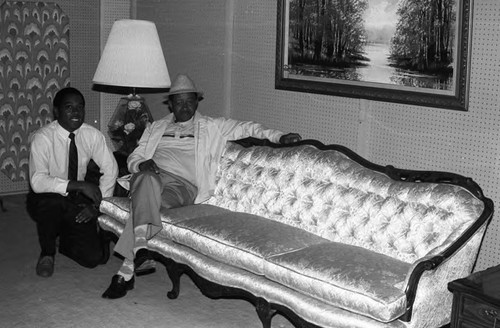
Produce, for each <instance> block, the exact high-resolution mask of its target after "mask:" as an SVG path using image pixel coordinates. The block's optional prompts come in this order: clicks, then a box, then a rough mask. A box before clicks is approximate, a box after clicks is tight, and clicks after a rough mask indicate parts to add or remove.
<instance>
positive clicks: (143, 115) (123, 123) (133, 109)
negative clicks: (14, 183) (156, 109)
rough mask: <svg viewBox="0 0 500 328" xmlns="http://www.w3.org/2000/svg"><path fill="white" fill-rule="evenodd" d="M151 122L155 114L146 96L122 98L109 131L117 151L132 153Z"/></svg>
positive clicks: (111, 120) (110, 122) (134, 95)
mask: <svg viewBox="0 0 500 328" xmlns="http://www.w3.org/2000/svg"><path fill="white" fill-rule="evenodd" d="M151 122H153V116H152V115H151V112H150V111H149V108H148V106H147V104H146V101H145V99H144V98H142V97H141V96H138V95H136V94H131V95H129V96H127V97H122V98H120V100H119V102H118V105H117V106H116V109H115V111H114V113H113V115H112V116H111V119H110V120H109V123H108V132H109V135H110V137H111V140H113V141H114V142H115V146H116V147H117V151H118V152H120V153H123V154H124V155H126V156H128V155H130V153H132V151H134V149H135V148H136V147H137V142H138V141H139V139H140V138H141V136H142V133H143V132H144V129H145V128H146V126H147V125H148V124H150V123H151Z"/></svg>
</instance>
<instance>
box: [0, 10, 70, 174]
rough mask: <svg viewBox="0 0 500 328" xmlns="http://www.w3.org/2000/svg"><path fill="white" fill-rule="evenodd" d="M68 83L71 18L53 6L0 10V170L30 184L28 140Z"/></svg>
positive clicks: (49, 117) (43, 122) (45, 120)
mask: <svg viewBox="0 0 500 328" xmlns="http://www.w3.org/2000/svg"><path fill="white" fill-rule="evenodd" d="M69 83H70V66H69V18H68V16H67V15H66V14H65V13H64V12H63V11H62V10H61V8H60V7H59V6H58V5H57V4H55V3H47V2H29V1H5V2H4V3H3V4H1V5H0V170H1V171H2V172H3V173H4V174H6V175H7V177H9V178H10V179H11V180H12V181H22V180H28V179H29V174H28V172H29V170H28V159H29V135H30V133H31V132H33V131H35V130H37V129H38V128H39V127H41V126H43V125H45V124H47V123H49V122H50V121H51V120H52V113H51V107H52V106H51V104H52V99H53V97H54V95H55V93H56V92H57V91H58V90H60V89H61V88H63V87H65V86H69Z"/></svg>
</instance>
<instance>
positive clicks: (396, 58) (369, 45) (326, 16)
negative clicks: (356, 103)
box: [275, 0, 472, 111]
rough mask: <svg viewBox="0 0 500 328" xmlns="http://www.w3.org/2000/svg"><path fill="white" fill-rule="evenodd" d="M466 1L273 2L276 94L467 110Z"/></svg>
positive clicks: (468, 13)
mask: <svg viewBox="0 0 500 328" xmlns="http://www.w3.org/2000/svg"><path fill="white" fill-rule="evenodd" d="M471 2H472V0H278V13H277V38H276V40H277V42H276V45H277V46H276V81H275V87H276V89H281V90H291V91H299V92H311V93H320V94H329V95H335V96H342V97H353V98H365V99H371V100H377V101H387V102H397V103H405V104H412V105H419V106H429V107H438V108H446V109H454V110H462V111H466V110H467V109H468V91H469V90H468V88H469V61H470V38H471V27H472V25H471V16H472V13H471V5H472V4H471Z"/></svg>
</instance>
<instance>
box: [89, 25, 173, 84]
mask: <svg viewBox="0 0 500 328" xmlns="http://www.w3.org/2000/svg"><path fill="white" fill-rule="evenodd" d="M92 82H94V83H96V84H102V85H110V86H121V87H132V88H169V87H170V84H171V82H170V76H169V74H168V69H167V64H166V61H165V57H164V56H163V50H162V48H161V43H160V38H159V37H158V32H157V30H156V25H155V24H154V23H153V22H149V21H144V20H134V19H122V20H117V21H115V22H114V24H113V26H112V28H111V32H110V33H109V36H108V40H107V42H106V46H105V47H104V50H103V52H102V56H101V59H100V61H99V65H98V66H97V70H96V72H95V74H94V78H93V79H92Z"/></svg>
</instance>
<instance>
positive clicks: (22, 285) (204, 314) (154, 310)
mask: <svg viewBox="0 0 500 328" xmlns="http://www.w3.org/2000/svg"><path fill="white" fill-rule="evenodd" d="M3 201H4V206H5V207H6V208H7V212H1V211H0V269H1V273H0V327H1V328H14V327H16V328H25V327H26V328H28V327H29V328H49V327H50V328H59V327H60V328H63V327H64V328H66V327H75V328H77V327H78V328H80V327H82V328H83V327H103V328H114V327H148V328H155V327H172V328H173V327H175V328H177V327H179V328H196V327H214V328H215V327H217V328H229V327H249V328H251V327H255V328H258V327H262V325H261V323H260V321H259V319H258V317H257V313H256V312H255V309H254V307H253V306H252V305H251V304H250V303H247V302H246V301H243V300H212V299H209V298H207V297H205V296H203V295H202V294H201V292H200V291H199V290H198V289H197V288H196V286H195V285H194V284H193V283H192V281H191V280H190V279H189V278H188V277H186V276H183V278H182V280H181V290H180V295H179V298H178V299H176V300H170V299H168V298H167V297H166V293H167V291H168V290H170V288H171V284H170V281H169V280H168V276H167V274H166V272H165V270H164V269H163V268H162V267H161V266H160V267H159V270H157V272H156V273H155V274H152V275H148V276H143V277H138V278H137V279H136V283H135V289H134V290H132V291H130V292H129V293H128V295H127V296H126V297H124V298H122V299H118V300H105V299H103V298H101V293H102V292H103V291H104V290H105V289H106V287H107V286H108V285H109V282H110V280H111V277H112V275H113V274H115V272H116V270H117V269H118V267H119V266H120V263H121V261H120V260H119V259H118V258H117V257H115V256H112V257H111V259H110V261H109V262H108V263H107V264H106V265H104V266H99V267H97V268H95V269H86V268H83V267H80V266H79V265H78V264H76V263H75V262H73V261H71V260H69V259H68V258H66V257H64V256H62V255H59V254H58V255H57V256H56V266H55V273H54V275H53V276H52V277H50V278H41V277H38V276H37V275H36V274H35V264H36V260H37V257H38V254H39V246H38V241H37V235H36V227H35V224H34V222H33V221H31V219H30V218H29V216H28V214H27V213H26V210H25V205H24V201H25V196H24V195H12V196H4V197H3ZM272 327H273V328H278V327H279V328H291V327H293V326H292V325H291V324H290V322H289V321H287V320H286V319H285V318H284V317H282V316H280V315H276V316H275V317H274V319H273V324H272Z"/></svg>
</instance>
